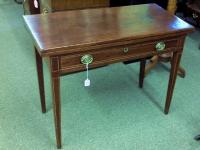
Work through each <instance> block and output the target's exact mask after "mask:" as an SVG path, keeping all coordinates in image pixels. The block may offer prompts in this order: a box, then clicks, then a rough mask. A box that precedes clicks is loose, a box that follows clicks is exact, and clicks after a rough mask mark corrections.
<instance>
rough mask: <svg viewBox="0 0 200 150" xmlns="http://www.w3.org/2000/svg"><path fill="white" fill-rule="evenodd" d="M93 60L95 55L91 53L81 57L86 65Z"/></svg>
mask: <svg viewBox="0 0 200 150" xmlns="http://www.w3.org/2000/svg"><path fill="white" fill-rule="evenodd" d="M92 62H93V56H92V55H90V54H87V55H84V56H83V57H81V63H82V64H84V65H87V64H91V63H92Z"/></svg>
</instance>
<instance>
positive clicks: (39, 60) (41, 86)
mask: <svg viewBox="0 0 200 150" xmlns="http://www.w3.org/2000/svg"><path fill="white" fill-rule="evenodd" d="M35 57H36V67H37V76H38V84H39V92H40V102H41V108H42V112H43V113H45V112H46V103H45V91H44V75H43V63H42V57H41V56H40V54H39V53H38V51H37V49H36V48H35Z"/></svg>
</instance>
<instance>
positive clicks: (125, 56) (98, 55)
mask: <svg viewBox="0 0 200 150" xmlns="http://www.w3.org/2000/svg"><path fill="white" fill-rule="evenodd" d="M163 46H164V47H163ZM176 46H177V40H176V39H174V40H165V41H162V42H148V43H144V44H128V45H123V46H114V47H109V48H104V49H95V50H91V51H87V52H84V53H79V54H74V55H63V56H61V58H60V66H61V70H62V71H67V72H71V71H72V72H73V71H78V70H83V69H84V68H85V65H83V64H82V63H81V58H82V57H83V56H85V55H90V56H92V58H93V61H92V63H91V64H90V67H97V66H101V65H106V64H110V63H114V62H120V61H127V60H131V59H138V58H142V57H145V56H150V55H156V54H158V53H164V52H168V51H171V50H173V49H175V47H176ZM156 47H157V48H156ZM159 48H160V49H159Z"/></svg>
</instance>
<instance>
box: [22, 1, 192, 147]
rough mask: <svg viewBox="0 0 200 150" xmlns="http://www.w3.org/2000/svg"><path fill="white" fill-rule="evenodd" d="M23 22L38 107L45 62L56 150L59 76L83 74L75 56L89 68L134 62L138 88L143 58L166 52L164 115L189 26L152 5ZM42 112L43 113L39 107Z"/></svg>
mask: <svg viewBox="0 0 200 150" xmlns="http://www.w3.org/2000/svg"><path fill="white" fill-rule="evenodd" d="M24 20H25V23H26V26H27V28H28V29H29V31H30V34H31V36H32V38H33V41H34V46H35V47H36V61H37V70H38V81H39V86H41V87H40V96H41V104H42V105H45V99H44V95H43V93H44V84H43V72H42V71H41V70H42V65H41V63H42V58H44V57H45V58H48V59H47V60H49V61H50V63H49V64H50V65H49V67H50V74H51V81H52V93H53V110H54V119H55V131H56V140H57V148H61V102H60V76H62V75H65V74H68V73H72V72H78V71H83V70H85V65H83V64H82V63H81V58H82V56H84V55H86V54H89V55H91V56H92V57H93V59H94V61H93V62H92V63H91V64H90V65H89V66H90V68H93V67H98V66H103V65H107V64H112V63H115V62H124V61H129V60H133V59H140V60H141V63H140V76H139V86H140V87H142V86H143V82H144V70H145V60H146V58H147V57H150V56H154V55H160V54H164V53H172V54H173V59H172V68H171V73H170V79H169V84H168V90H167V97H166V104H165V108H164V112H165V114H167V113H168V112H169V108H170V104H171V100H172V96H173V90H174V86H175V81H176V75H177V71H178V66H179V62H180V59H181V55H182V51H183V46H184V40H185V36H186V35H187V34H188V33H190V32H192V31H193V30H194V28H193V27H192V26H191V25H189V24H187V23H186V22H184V21H182V20H180V19H179V18H177V17H175V16H173V15H171V14H169V13H167V11H165V10H163V9H162V8H161V7H159V6H157V5H155V4H147V5H136V6H126V7H116V8H101V9H90V10H77V11H66V12H57V13H49V14H43V15H32V16H24ZM161 43H162V44H161ZM163 44H164V47H163ZM158 45H161V46H162V47H161V48H160V46H159V47H158ZM42 109H43V110H42V111H43V112H45V106H42Z"/></svg>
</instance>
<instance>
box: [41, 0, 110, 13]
mask: <svg viewBox="0 0 200 150" xmlns="http://www.w3.org/2000/svg"><path fill="white" fill-rule="evenodd" d="M40 3H41V12H44V10H47V11H48V12H56V11H63V10H75V9H86V8H98V7H108V6H110V0H40Z"/></svg>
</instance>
